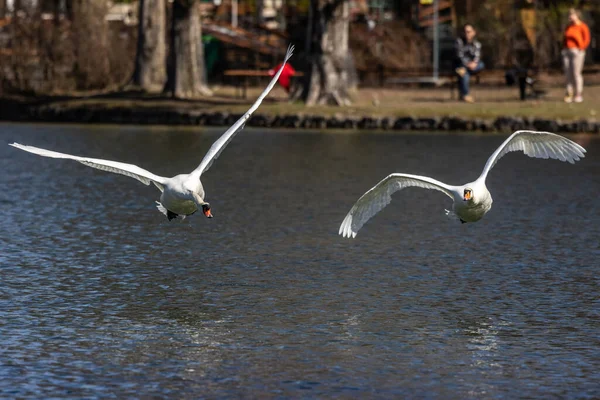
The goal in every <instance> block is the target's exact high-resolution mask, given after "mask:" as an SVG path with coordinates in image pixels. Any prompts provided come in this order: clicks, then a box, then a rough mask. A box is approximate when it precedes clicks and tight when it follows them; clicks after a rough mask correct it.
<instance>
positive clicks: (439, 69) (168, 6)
mask: <svg viewBox="0 0 600 400" xmlns="http://www.w3.org/2000/svg"><path fill="white" fill-rule="evenodd" d="M574 6H575V7H578V8H579V9H580V10H581V11H582V19H583V20H584V21H585V22H586V23H587V24H588V25H589V27H590V30H591V35H592V42H591V46H590V48H589V49H588V51H587V56H586V65H585V69H584V74H585V76H586V77H593V76H595V74H596V73H597V70H598V67H597V63H598V61H599V60H600V52H599V51H598V38H599V37H600V27H599V26H598V24H596V23H595V21H596V20H597V19H598V15H599V13H600V2H598V1H572V0H571V1H566V0H480V1H479V0H477V1H476V0H435V1H434V0H212V1H205V0H170V1H166V0H165V1H162V0H140V1H126V0H124V1H122V2H118V1H108V0H0V71H1V72H0V90H1V91H2V95H4V96H6V95H12V94H15V93H16V94H30V95H35V96H39V95H66V94H73V93H80V92H86V91H109V92H111V91H112V92H115V91H124V90H130V89H136V90H140V92H145V93H164V94H168V95H169V96H172V97H179V98H194V97H202V96H210V95H212V94H213V92H212V91H211V89H210V88H211V87H212V88H213V89H215V87H216V88H217V89H218V88H219V87H221V85H229V86H233V87H241V86H243V87H244V89H245V88H246V87H247V86H262V85H263V84H264V82H266V81H267V80H268V79H269V78H268V76H269V73H268V72H269V70H270V69H272V68H273V67H275V66H277V65H278V64H279V63H280V62H281V61H282V58H283V55H284V54H285V49H286V47H287V45H288V44H289V43H293V44H294V45H295V46H296V55H295V57H294V58H293V59H292V61H291V64H292V66H293V68H294V70H295V71H296V76H297V77H299V78H298V79H297V80H299V82H300V83H299V84H295V82H294V81H293V82H292V84H291V87H287V88H286V90H288V92H289V95H290V97H291V98H292V99H293V100H301V101H303V102H306V103H309V104H315V103H321V104H325V103H328V104H339V105H343V104H347V103H349V102H350V97H351V96H349V95H347V94H346V92H347V89H355V88H357V87H364V88H382V87H389V85H391V84H411V83H415V82H416V83H419V82H426V81H427V79H431V80H432V82H433V83H436V84H441V83H445V82H450V81H452V80H453V77H452V74H453V68H452V62H453V56H454V40H455V38H456V36H457V34H458V33H459V32H460V29H461V27H462V25H463V24H464V23H467V22H469V23H472V24H473V25H474V27H475V28H476V30H477V38H478V40H479V41H481V43H482V47H483V52H482V58H483V61H484V62H485V64H486V66H487V70H486V71H485V74H486V75H484V76H483V77H482V79H483V80H485V81H486V82H490V81H493V82H496V83H499V84H502V83H505V80H506V72H507V71H509V70H510V69H512V68H526V69H528V70H530V71H531V75H532V76H535V77H536V79H541V80H544V79H545V80H546V81H548V82H550V83H552V82H553V80H552V75H553V74H554V75H555V80H556V81H560V82H562V71H561V57H560V52H561V49H562V45H563V43H562V42H563V32H564V29H565V26H566V24H567V13H568V9H569V8H570V7H574ZM302 76H304V79H302ZM324 82H329V84H328V85H324V84H323V83H324ZM508 83H510V82H508ZM324 86H329V87H338V89H339V90H336V89H330V90H329V92H328V90H327V89H323V87H324ZM317 87H321V90H318V89H316V88H317ZM244 95H245V92H244Z"/></svg>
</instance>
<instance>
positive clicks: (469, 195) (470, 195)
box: [463, 189, 473, 201]
mask: <svg viewBox="0 0 600 400" xmlns="http://www.w3.org/2000/svg"><path fill="white" fill-rule="evenodd" d="M472 198H473V192H472V191H470V190H469V189H465V194H464V197H463V200H464V201H469V200H471V199H472Z"/></svg>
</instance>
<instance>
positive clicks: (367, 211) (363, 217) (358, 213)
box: [339, 174, 455, 238]
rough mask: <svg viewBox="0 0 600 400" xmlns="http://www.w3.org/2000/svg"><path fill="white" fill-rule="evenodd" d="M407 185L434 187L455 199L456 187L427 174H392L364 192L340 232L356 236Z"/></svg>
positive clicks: (345, 219)
mask: <svg viewBox="0 0 600 400" xmlns="http://www.w3.org/2000/svg"><path fill="white" fill-rule="evenodd" d="M407 187H420V188H424V189H434V190H439V191H441V192H443V193H445V194H446V195H447V196H448V197H450V198H451V199H454V196H453V191H455V188H454V187H453V186H450V185H446V184H445V183H442V182H440V181H437V180H435V179H432V178H429V177H427V176H418V175H408V174H391V175H389V176H387V177H386V178H385V179H383V180H382V181H381V182H379V183H378V184H377V185H375V186H374V187H373V188H371V189H370V190H369V191H368V192H367V193H365V194H363V195H362V197H361V198H360V199H358V201H357V202H356V203H355V204H354V206H353V207H352V209H350V212H349V213H348V215H346V218H344V221H343V222H342V225H340V230H339V234H340V235H342V236H343V237H353V238H354V237H356V234H357V233H358V230H359V229H360V228H362V226H363V225H364V224H365V223H366V222H367V221H368V220H369V219H370V218H371V217H373V216H374V215H375V214H377V213H378V212H379V211H381V210H383V209H384V208H385V206H387V205H388V204H390V202H391V201H392V194H393V193H395V192H397V191H398V190H402V189H404V188H407Z"/></svg>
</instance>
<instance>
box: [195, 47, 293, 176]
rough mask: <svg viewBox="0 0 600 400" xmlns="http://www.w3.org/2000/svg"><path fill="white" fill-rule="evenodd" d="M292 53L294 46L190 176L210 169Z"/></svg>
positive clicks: (277, 76)
mask: <svg viewBox="0 0 600 400" xmlns="http://www.w3.org/2000/svg"><path fill="white" fill-rule="evenodd" d="M293 53H294V46H289V47H288V49H287V53H286V54H285V59H284V60H283V64H281V68H279V71H277V73H276V74H275V76H274V77H273V79H271V82H269V85H268V86H267V88H266V89H265V90H264V91H263V92H262V93H261V94H260V96H258V99H256V101H255V102H254V104H252V107H250V109H249V110H248V111H246V114H244V115H242V117H241V118H240V119H238V120H237V121H236V122H235V124H233V125H232V126H231V127H230V128H229V129H227V131H226V132H225V133H224V134H223V135H222V136H221V137H220V138H219V139H217V141H216V142H214V143H213V145H212V146H211V148H210V149H209V150H208V153H206V155H205V156H204V158H203V159H202V162H201V163H200V165H199V166H198V168H196V169H195V170H194V171H193V172H192V174H194V175H197V176H198V177H200V176H201V175H202V174H203V173H204V172H206V171H208V169H209V168H210V166H211V165H212V163H213V162H214V161H215V160H216V159H217V158H218V157H219V155H220V154H221V152H222V151H223V149H224V148H225V147H226V146H227V145H228V144H229V142H231V139H233V137H234V136H235V135H236V133H238V132H239V131H241V130H242V129H243V128H244V125H245V124H246V122H247V121H248V119H249V118H250V117H251V116H252V113H254V111H256V109H257V108H258V106H260V104H261V103H262V101H263V100H264V98H265V97H266V96H267V95H268V94H269V92H270V91H271V89H273V86H275V83H277V80H278V79H279V76H280V75H281V72H282V71H283V67H284V66H285V64H286V63H287V61H288V60H289V59H290V57H291V56H292V54H293Z"/></svg>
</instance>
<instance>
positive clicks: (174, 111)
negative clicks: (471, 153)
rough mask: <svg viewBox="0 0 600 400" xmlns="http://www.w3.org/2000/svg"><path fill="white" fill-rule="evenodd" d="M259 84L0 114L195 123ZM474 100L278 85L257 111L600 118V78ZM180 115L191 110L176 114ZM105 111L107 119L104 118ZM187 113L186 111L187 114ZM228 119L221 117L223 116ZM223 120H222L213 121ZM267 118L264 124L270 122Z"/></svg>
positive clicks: (29, 105) (18, 104)
mask: <svg viewBox="0 0 600 400" xmlns="http://www.w3.org/2000/svg"><path fill="white" fill-rule="evenodd" d="M261 90H262V89H261V88H251V89H249V90H248V96H247V99H239V98H237V97H235V90H234V88H232V87H222V88H216V90H215V96H213V97H210V98H204V99H199V100H194V101H181V100H173V99H168V98H163V97H156V96H140V95H138V94H127V93H125V94H119V95H98V96H92V97H62V98H59V97H51V98H45V99H39V98H21V99H19V100H18V101H14V100H11V101H7V100H6V99H5V100H4V103H3V105H2V110H1V113H0V114H1V115H0V116H1V118H2V119H4V120H16V121H40V122H43V121H46V122H61V121H62V122H107V123H127V122H129V120H128V116H129V115H131V122H136V121H139V119H140V116H141V118H144V116H146V115H148V116H149V117H150V118H151V121H149V122H148V123H157V124H177V123H183V124H194V121H195V120H194V118H196V117H197V115H199V114H202V113H204V114H209V113H213V114H214V113H218V112H222V113H226V114H230V115H238V114H243V113H244V112H245V111H246V110H247V109H248V107H249V105H250V104H251V103H252V102H253V101H254V99H255V98H256V96H258V94H259V93H260V91H261ZM473 95H474V96H475V98H476V102H475V103H474V104H467V103H463V102H459V101H457V100H455V99H451V95H450V90H449V88H448V87H442V88H395V89H360V90H359V91H357V92H356V93H354V96H353V97H354V103H353V104H352V105H351V106H348V107H333V106H315V107H305V106H304V105H303V104H301V103H293V104H292V103H290V102H288V101H287V95H286V93H285V92H284V91H283V90H282V89H281V88H279V87H276V88H275V89H274V90H273V92H272V93H271V95H270V96H269V98H267V99H266V100H265V101H264V102H263V104H262V106H261V107H260V108H259V110H258V111H257V113H256V114H257V116H258V115H260V116H263V117H266V118H270V117H274V116H279V117H282V116H295V115H299V116H307V115H310V116H311V117H316V118H318V117H324V118H332V117H335V118H339V119H343V118H359V119H360V118H365V117H367V118H381V117H389V118H390V119H394V118H398V117H412V118H415V119H418V118H430V117H437V118H443V117H456V118H462V119H465V120H477V119H483V120H488V121H490V120H494V119H497V118H501V117H509V118H515V117H524V118H529V119H544V120H553V121H563V122H564V121H579V120H588V121H595V119H596V116H597V114H598V112H600V109H599V108H600V85H599V86H591V87H586V90H585V101H584V103H581V104H566V103H564V102H563V89H562V88H560V87H551V88H548V89H547V93H546V95H545V96H543V97H541V98H539V99H528V100H526V101H521V100H519V98H518V90H517V88H514V87H513V88H510V87H486V86H477V87H475V88H474V89H473ZM178 116H186V118H188V117H189V118H188V119H187V120H185V121H182V122H178V121H177V118H179V117H178ZM104 117H106V120H105V119H104ZM184 119H185V118H184ZM225 122H229V120H224V121H223V123H225ZM215 124H217V125H218V124H219V123H218V121H217V122H216V123H215V122H212V123H211V125H215ZM265 126H267V125H265Z"/></svg>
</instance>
